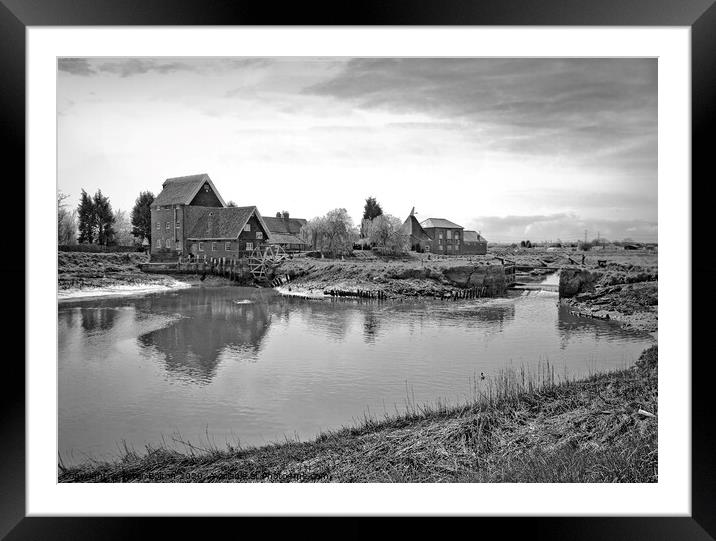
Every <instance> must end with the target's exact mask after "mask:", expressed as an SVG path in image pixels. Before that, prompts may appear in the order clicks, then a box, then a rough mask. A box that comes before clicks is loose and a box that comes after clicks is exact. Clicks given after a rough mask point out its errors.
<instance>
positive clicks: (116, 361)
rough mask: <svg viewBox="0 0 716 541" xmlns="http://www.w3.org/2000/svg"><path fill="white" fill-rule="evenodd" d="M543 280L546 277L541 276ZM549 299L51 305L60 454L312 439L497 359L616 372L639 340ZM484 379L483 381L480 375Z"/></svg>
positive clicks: (452, 390) (496, 365)
mask: <svg viewBox="0 0 716 541" xmlns="http://www.w3.org/2000/svg"><path fill="white" fill-rule="evenodd" d="M549 280H550V279H549V278H548V280H547V281H548V282H549ZM557 300H558V298H557V294H556V293H551V292H546V291H529V292H521V293H519V294H518V293H513V294H512V295H511V296H509V297H507V298H500V299H476V300H472V301H458V302H451V301H433V300H431V301H425V302H421V301H410V302H408V301H405V302H391V301H382V302H381V301H366V300H363V301H358V300H315V299H304V298H300V297H286V296H281V295H279V294H278V293H276V292H275V291H273V290H267V289H257V288H239V287H213V288H210V287H194V288H190V289H183V290H176V291H167V292H160V293H152V294H146V295H142V296H133V297H115V298H96V299H86V300H73V301H63V302H61V303H60V304H59V307H58V326H59V360H58V413H59V420H58V421H59V453H60V456H61V457H62V459H63V461H64V462H65V463H66V464H74V463H78V462H82V461H84V460H86V459H87V458H94V459H111V458H114V457H116V456H117V455H118V454H119V450H120V447H121V446H122V445H123V442H126V444H127V445H128V446H129V447H133V448H134V449H136V450H137V451H140V452H141V451H143V450H144V446H145V444H150V445H159V444H162V442H164V443H165V444H168V445H170V446H172V447H175V448H177V449H180V450H183V449H184V446H183V445H182V444H180V443H177V442H176V441H175V440H184V441H186V440H189V441H191V442H192V443H194V444H196V445H198V446H205V445H206V442H207V440H209V441H210V442H211V443H212V444H214V445H216V446H218V447H223V446H224V445H225V443H226V442H229V443H231V444H236V443H240V444H241V445H261V444H265V443H270V442H275V441H282V440H284V439H285V438H291V439H294V438H300V439H302V440H304V439H308V438H311V437H313V436H315V435H316V434H317V433H319V432H320V431H321V430H325V429H334V428H338V427H340V426H343V425H350V424H352V423H353V422H354V421H356V420H359V419H362V418H363V417H364V415H373V416H376V417H381V416H383V415H384V414H385V413H394V412H395V411H396V410H397V411H402V410H404V409H405V405H406V401H410V402H413V401H414V402H415V403H417V404H423V403H434V402H436V401H437V400H442V401H447V402H453V403H454V402H462V401H464V400H466V399H467V398H469V397H470V396H471V394H472V390H473V386H474V385H475V384H477V385H484V384H486V383H488V382H489V381H490V378H494V377H495V376H496V375H497V374H499V372H500V370H502V369H505V368H509V367H512V368H515V369H518V370H519V369H520V368H521V367H525V368H526V369H527V370H534V371H536V370H538V366H544V364H545V363H546V362H549V363H550V364H551V365H552V366H553V367H554V369H555V372H556V373H557V374H558V375H559V377H564V375H565V374H566V375H567V376H568V377H570V378H577V377H580V376H584V375H588V374H590V373H593V372H598V371H603V370H610V369H618V368H623V367H625V366H628V365H630V364H632V363H633V362H634V361H635V360H636V359H637V358H638V356H639V353H640V352H641V351H642V350H643V349H644V348H645V347H647V346H648V345H650V344H651V343H652V338H651V337H650V336H649V335H648V334H646V333H640V332H636V331H629V330H625V329H622V328H621V327H620V326H619V325H618V324H617V323H615V322H609V321H599V320H591V319H584V318H577V317H574V316H572V315H570V313H569V310H568V309H567V308H565V307H562V306H559V305H558V302H557ZM480 373H484V374H485V380H481V379H480V377H479V376H480Z"/></svg>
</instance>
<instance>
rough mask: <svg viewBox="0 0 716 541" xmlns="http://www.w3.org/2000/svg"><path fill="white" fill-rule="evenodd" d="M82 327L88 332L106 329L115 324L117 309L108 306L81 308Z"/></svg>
mask: <svg viewBox="0 0 716 541" xmlns="http://www.w3.org/2000/svg"><path fill="white" fill-rule="evenodd" d="M80 317H81V321H82V323H81V324H82V328H83V329H84V330H85V331H87V332H88V333H94V332H99V331H106V330H108V329H111V328H112V327H113V326H114V322H115V319H116V317H117V311H116V310H112V309H106V308H81V309H80Z"/></svg>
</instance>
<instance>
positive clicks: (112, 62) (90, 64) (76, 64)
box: [58, 58, 273, 77]
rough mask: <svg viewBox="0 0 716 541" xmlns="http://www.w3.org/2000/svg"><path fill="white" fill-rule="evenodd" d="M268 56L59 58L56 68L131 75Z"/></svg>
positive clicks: (239, 65) (240, 64) (245, 63)
mask: <svg viewBox="0 0 716 541" xmlns="http://www.w3.org/2000/svg"><path fill="white" fill-rule="evenodd" d="M272 63H273V60H272V59H270V58H208V59H207V58H199V59H196V58H161V59H160V58H152V59H149V58H60V59H59V60H58V69H59V70H60V71H62V72H66V73H69V74H72V75H81V76H90V75H99V74H102V73H107V74H112V75H119V76H120V77H131V76H134V75H143V74H146V73H159V74H169V73H174V72H179V71H188V72H207V71H215V72H222V71H224V72H228V71H232V70H237V69H243V68H247V67H256V66H268V65H271V64H272Z"/></svg>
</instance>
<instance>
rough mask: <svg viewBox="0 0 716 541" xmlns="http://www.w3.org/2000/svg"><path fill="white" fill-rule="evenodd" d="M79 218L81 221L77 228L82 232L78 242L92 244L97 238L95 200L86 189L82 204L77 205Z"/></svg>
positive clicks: (81, 200)
mask: <svg viewBox="0 0 716 541" xmlns="http://www.w3.org/2000/svg"><path fill="white" fill-rule="evenodd" d="M77 219H78V221H79V223H78V226H77V228H78V230H79V233H80V234H79V237H77V242H79V243H80V244H83V243H87V244H92V242H94V240H95V238H96V231H97V224H96V220H95V212H94V201H93V200H92V198H91V197H90V196H89V195H87V192H86V191H84V189H83V190H82V194H81V195H80V204H79V205H78V206H77Z"/></svg>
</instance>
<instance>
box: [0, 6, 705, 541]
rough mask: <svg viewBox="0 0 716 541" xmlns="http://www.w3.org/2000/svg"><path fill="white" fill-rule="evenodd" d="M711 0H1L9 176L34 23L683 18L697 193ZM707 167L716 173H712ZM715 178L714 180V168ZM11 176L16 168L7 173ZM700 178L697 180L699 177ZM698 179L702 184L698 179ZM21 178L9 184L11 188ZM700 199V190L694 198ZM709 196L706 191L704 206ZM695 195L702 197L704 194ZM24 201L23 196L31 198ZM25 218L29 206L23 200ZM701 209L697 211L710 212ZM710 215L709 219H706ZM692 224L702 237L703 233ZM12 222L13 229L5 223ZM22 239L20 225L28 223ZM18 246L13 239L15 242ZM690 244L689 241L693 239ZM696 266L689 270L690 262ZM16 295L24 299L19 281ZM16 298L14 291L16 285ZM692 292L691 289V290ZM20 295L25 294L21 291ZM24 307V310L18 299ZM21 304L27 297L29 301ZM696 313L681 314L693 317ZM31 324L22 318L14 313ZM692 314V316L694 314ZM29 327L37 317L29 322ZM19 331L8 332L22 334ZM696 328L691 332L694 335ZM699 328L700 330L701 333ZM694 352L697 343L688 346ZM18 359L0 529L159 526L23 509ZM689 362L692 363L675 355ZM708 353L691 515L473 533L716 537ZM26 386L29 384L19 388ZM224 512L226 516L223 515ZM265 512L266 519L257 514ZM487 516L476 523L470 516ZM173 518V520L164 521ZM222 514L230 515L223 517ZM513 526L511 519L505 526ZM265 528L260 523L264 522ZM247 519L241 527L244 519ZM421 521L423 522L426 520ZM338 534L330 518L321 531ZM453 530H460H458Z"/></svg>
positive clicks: (696, 414) (650, 22)
mask: <svg viewBox="0 0 716 541" xmlns="http://www.w3.org/2000/svg"><path fill="white" fill-rule="evenodd" d="M714 1H715V0H678V1H677V0H600V1H594V0H539V1H537V0H423V1H420V2H418V1H415V2H412V1H410V2H409V1H400V0H384V1H380V0H365V1H363V2H361V3H359V4H355V3H352V4H346V5H347V6H348V5H350V6H351V8H350V9H346V10H345V11H340V10H339V9H338V3H332V4H326V5H323V4H319V3H310V4H306V3H290V4H287V5H286V6H281V8H280V9H279V8H277V7H276V6H275V5H273V4H271V3H267V2H248V1H235V2H227V1H220V0H174V1H172V2H162V1H161V0H125V1H118V0H114V1H112V0H0V62H1V66H2V72H0V73H2V78H0V102H1V103H2V105H1V106H0V111H1V113H0V119H2V120H1V121H0V133H1V134H2V140H3V142H4V144H3V146H2V147H1V148H3V150H4V151H5V152H4V154H5V166H6V169H7V165H8V164H10V165H11V166H12V167H11V171H12V173H11V176H12V177H14V178H18V177H22V178H24V177H25V153H24V149H25V107H26V102H25V58H26V57H25V47H26V44H25V30H26V27H28V26H95V25H99V26H101V25H111V26H118V25H265V24H270V25H303V24H310V25H509V26H519V25H530V26H531V25H536V26H539V25H548V26H684V27H690V29H691V54H692V58H691V66H692V70H691V73H692V80H691V84H692V190H693V188H694V187H696V186H699V188H700V191H702V190H703V189H705V188H706V187H707V186H708V181H710V180H711V179H712V178H713V174H712V170H713V166H712V165H711V164H712V163H713V161H712V157H711V154H712V153H713V150H712V148H711V145H710V144H709V141H710V137H709V135H710V133H711V132H713V131H715V128H716V126H715V125H714V117H715V113H716V5H714ZM709 173H711V174H709ZM707 175H708V176H707ZM7 178H8V179H9V178H10V176H8V177H7ZM699 179H700V180H699ZM695 181H696V182H695ZM11 184H14V183H9V182H8V183H6V186H10V185H11ZM692 199H693V197H692ZM705 199H707V198H706V197H702V198H700V200H701V201H702V202H703V201H704V200H705ZM696 201H699V199H696ZM25 203H26V205H27V201H25ZM15 212H19V213H20V216H17V217H16V218H15V223H21V224H22V223H24V217H23V213H24V209H23V208H22V207H21V206H20V205H16V208H15ZM707 215H708V212H706V213H697V212H696V209H694V212H693V216H697V218H698V217H699V216H707ZM702 220H703V218H702ZM697 223H698V221H697V222H696V223H694V224H693V227H692V229H693V235H694V240H696V238H698V236H699V235H702V233H703V232H704V231H706V226H705V224H702V227H698V226H697ZM9 229H11V230H13V232H14V231H15V230H16V228H15V227H12V228H9ZM23 236H24V229H23ZM15 242H16V241H15ZM697 245H698V243H696V242H694V243H693V244H692V246H697ZM17 259H19V261H17V262H14V263H13V264H12V265H11V267H12V268H11V269H9V270H3V274H2V276H3V277H5V278H6V280H12V281H13V284H15V286H16V285H17V284H18V283H20V281H22V283H24V284H25V288H30V287H32V284H31V283H28V281H27V280H26V278H25V265H24V261H23V260H24V258H19V257H18V258H17ZM691 268H692V269H693V266H692V267H691ZM705 273H706V268H705V267H704V269H703V270H701V271H697V272H693V270H692V281H693V283H694V284H696V283H699V281H700V280H699V278H700V279H701V280H706V274H705ZM14 289H15V290H16V291H15V293H14V294H16V295H18V297H19V295H20V294H19V290H20V288H18V287H15V288H14ZM10 294H12V293H10ZM684 294H688V295H691V292H690V291H685V292H684ZM23 300H24V299H23ZM17 301H18V302H17V303H16V305H17V306H21V304H20V299H19V298H18V299H17ZM22 306H24V303H23V304H22ZM692 315H693V314H691V315H689V314H684V317H691V316H692ZM14 321H15V323H7V325H15V326H18V327H19V326H20V325H23V330H24V329H25V327H24V324H25V323H24V318H20V317H17V318H15V320H14ZM692 321H693V318H692ZM28 324H30V325H31V324H32V323H31V322H28ZM19 330H20V329H17V331H18V333H17V334H15V333H14V329H12V328H11V327H7V328H6V332H7V333H8V336H12V335H19ZM692 333H693V332H692ZM696 335H698V333H696ZM692 351H693V349H692ZM18 359H19V356H11V355H9V354H8V355H6V357H5V361H6V362H5V366H4V368H5V370H4V376H5V378H4V380H5V382H6V383H7V382H10V383H9V384H6V385H5V387H4V389H3V392H2V393H0V396H1V400H2V410H1V411H2V427H1V431H2V432H1V433H0V442H1V443H0V445H1V446H2V447H1V448H2V451H3V452H2V459H0V483H1V485H2V491H1V492H2V496H0V498H1V499H2V502H3V503H2V509H0V536H6V538H7V539H13V540H14V539H84V538H87V539H127V538H134V537H138V538H143V537H146V536H147V535H148V533H149V532H150V531H151V527H152V526H153V525H156V523H157V520H158V519H151V518H116V517H115V518H69V517H52V518H49V517H47V518H45V517H43V518H39V517H38V518H35V517H26V516H25V515H26V513H25V494H26V493H25V385H24V382H25V371H24V366H23V365H22V364H21V363H20V362H19V360H18ZM673 361H674V362H691V359H674V360H673ZM708 361H709V359H708V356H704V357H703V358H699V359H697V361H696V362H695V363H692V365H691V369H692V427H691V428H692V430H691V433H692V479H691V486H692V514H691V516H690V517H655V518H649V517H628V518H626V517H625V518H610V517H598V518H597V517H592V518H586V517H585V518H580V517H570V518H564V517H562V518H560V517H553V518H546V517H532V518H514V517H506V518H478V519H470V520H471V523H470V525H469V526H468V528H469V529H473V528H476V527H477V528H479V529H480V534H481V535H484V534H485V533H486V532H487V531H490V530H493V529H495V530H496V531H500V532H502V534H501V535H504V534H505V532H507V533H509V534H510V537H512V536H514V535H515V534H516V535H517V536H521V535H524V536H525V537H531V538H543V537H544V538H550V539H577V538H578V539H649V540H651V539H714V538H716V512H715V511H716V452H714V451H715V450H714V442H716V438H715V434H716V422H714V421H713V419H714V417H716V416H715V415H714V412H715V408H714V402H713V401H712V400H711V389H710V388H709V387H711V386H712V383H711V381H713V380H712V378H711V377H710V376H711V373H712V372H711V363H710V362H708ZM20 382H23V383H22V384H21V383H20ZM219 520H220V519H219ZM251 520H263V519H251ZM474 520H478V521H480V523H479V526H478V525H475V524H474V523H473V521H474ZM161 522H162V523H161V525H160V527H161V529H162V532H163V536H164V537H168V536H169V535H173V533H174V532H181V533H182V534H184V535H186V534H190V533H191V531H192V529H193V528H195V527H198V528H201V532H202V533H203V534H204V535H206V533H207V530H206V522H205V520H200V521H199V522H200V523H199V524H197V521H196V520H189V519H175V520H172V521H167V520H162V521H161ZM168 522H170V524H166V523H168ZM224 522H225V521H224ZM508 523H509V525H508ZM258 526H259V527H262V526H263V524H261V525H258ZM244 527H245V526H244ZM419 527H422V526H419ZM324 528H325V529H326V530H328V531H330V530H331V527H330V526H321V529H324ZM339 528H340V531H342V532H349V533H351V534H353V535H361V536H366V535H373V531H372V526H371V525H370V524H366V523H365V522H364V521H359V522H358V523H357V524H356V525H355V526H351V527H349V528H346V526H345V525H342V526H339ZM455 532H457V530H455Z"/></svg>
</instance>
